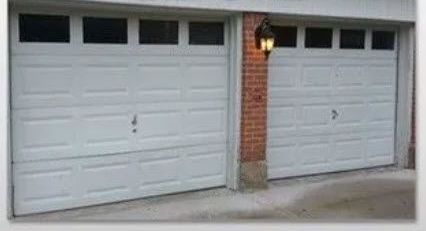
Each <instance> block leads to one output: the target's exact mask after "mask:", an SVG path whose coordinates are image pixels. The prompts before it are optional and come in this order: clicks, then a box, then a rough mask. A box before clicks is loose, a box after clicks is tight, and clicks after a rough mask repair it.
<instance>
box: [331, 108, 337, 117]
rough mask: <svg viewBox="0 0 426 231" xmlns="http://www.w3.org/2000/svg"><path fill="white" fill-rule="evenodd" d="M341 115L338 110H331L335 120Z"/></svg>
mask: <svg viewBox="0 0 426 231" xmlns="http://www.w3.org/2000/svg"><path fill="white" fill-rule="evenodd" d="M338 116H339V113H337V111H336V110H334V109H333V110H331V118H332V119H333V120H334V119H336V118H337V117H338Z"/></svg>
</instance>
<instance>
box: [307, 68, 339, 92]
mask: <svg viewBox="0 0 426 231" xmlns="http://www.w3.org/2000/svg"><path fill="white" fill-rule="evenodd" d="M302 68H303V74H302V79H301V86H302V87H308V88H319V87H330V85H331V79H332V69H333V67H332V66H328V65H322V66H319V65H318V66H317V65H312V66H307V65H306V64H305V65H304V66H303V67H302Z"/></svg>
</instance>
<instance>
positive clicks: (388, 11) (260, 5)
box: [12, 0, 416, 22]
mask: <svg viewBox="0 0 426 231" xmlns="http://www.w3.org/2000/svg"><path fill="white" fill-rule="evenodd" d="M12 1H13V2H14V3H32V4H42V3H52V2H53V3H55V4H57V5H58V4H65V5H72V4H80V5H96V4H102V5H104V6H105V5H108V4H110V5H113V4H115V5H117V6H120V7H128V6H131V7H135V6H140V7H143V6H145V7H163V8H186V9H204V10H221V11H240V12H241V11H248V12H250V11H251V12H261V13H276V14H287V15H288V14H293V15H300V16H326V17H340V18H342V17H345V18H364V19H380V20H389V21H394V22H395V21H405V22H414V21H415V18H416V12H415V11H416V6H415V0H392V1H390V0H385V1H383V0H382V1H379V0H374V1H373V0H344V1H342V0H279V1H277V0H262V1H247V0H232V1H231V0H185V1H182V0H161V1H159V0H66V1H65V0H38V1H37V3H34V0H12Z"/></svg>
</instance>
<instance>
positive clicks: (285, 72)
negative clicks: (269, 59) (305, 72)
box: [268, 63, 301, 90]
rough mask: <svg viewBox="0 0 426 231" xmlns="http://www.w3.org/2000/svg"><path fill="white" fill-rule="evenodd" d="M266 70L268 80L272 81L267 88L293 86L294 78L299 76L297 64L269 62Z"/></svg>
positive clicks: (294, 83)
mask: <svg viewBox="0 0 426 231" xmlns="http://www.w3.org/2000/svg"><path fill="white" fill-rule="evenodd" d="M268 72H269V73H270V77H271V78H270V79H269V81H272V82H273V83H274V85H273V86H271V88H268V90H273V89H275V88H278V89H282V88H292V87H295V85H296V80H297V79H298V78H299V77H300V76H301V72H300V68H299V66H298V65H288V64H287V65H286V64H282V63H277V64H270V66H269V67H268ZM278 89H277V90H278Z"/></svg>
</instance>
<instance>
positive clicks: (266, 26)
mask: <svg viewBox="0 0 426 231" xmlns="http://www.w3.org/2000/svg"><path fill="white" fill-rule="evenodd" d="M255 37H256V47H257V48H258V49H260V50H262V51H263V52H264V53H265V55H266V58H268V56H269V53H271V51H272V49H273V48H274V42H275V34H274V33H273V32H272V27H271V23H270V22H269V19H268V18H264V19H263V20H262V22H261V23H260V25H259V26H258V27H257V28H256V31H255Z"/></svg>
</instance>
